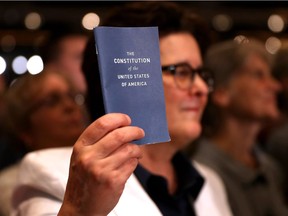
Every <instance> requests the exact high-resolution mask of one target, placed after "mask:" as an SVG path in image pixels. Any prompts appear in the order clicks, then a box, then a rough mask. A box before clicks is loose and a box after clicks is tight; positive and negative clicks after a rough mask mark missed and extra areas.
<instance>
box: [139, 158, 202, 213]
mask: <svg viewBox="0 0 288 216" xmlns="http://www.w3.org/2000/svg"><path fill="white" fill-rule="evenodd" d="M172 164H173V166H174V168H175V170H176V174H177V180H178V190H177V191H176V193H175V194H173V195H171V194H169V191H168V184H167V181H166V179H165V178H163V177H161V176H158V175H153V174H151V173H150V172H148V171H147V170H146V169H144V168H143V167H142V166H140V165H138V166H137V168H136V170H135V171H134V173H135V175H136V177H137V179H138V180H139V181H140V183H141V185H142V186H143V187H144V189H145V190H146V192H147V193H148V194H149V196H150V197H151V199H152V200H153V201H154V202H155V204H156V205H157V206H158V208H159V210H160V211H161V213H162V214H163V215H165V216H193V215H196V214H195V212H194V208H193V203H192V201H194V200H196V198H197V196H198V194H199V192H200V190H201V188H202V186H203V184H204V179H203V178H202V176H201V175H200V174H199V173H198V171H197V170H196V169H195V168H194V167H193V165H192V163H191V161H190V160H189V159H187V158H185V157H184V155H183V154H181V153H177V154H176V155H175V156H174V157H173V159H172Z"/></svg>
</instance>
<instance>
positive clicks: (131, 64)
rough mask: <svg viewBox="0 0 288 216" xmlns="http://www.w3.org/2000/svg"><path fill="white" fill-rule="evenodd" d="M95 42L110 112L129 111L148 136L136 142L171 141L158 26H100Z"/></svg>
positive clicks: (104, 93)
mask: <svg viewBox="0 0 288 216" xmlns="http://www.w3.org/2000/svg"><path fill="white" fill-rule="evenodd" d="M94 37H95V46H96V53H97V58H98V66H99V72H100V79H101V87H102V92H103V101H104V106H105V111H106V113H115V112H118V113H125V114H128V115H129V116H130V118H131V120H132V124H131V125H133V126H138V127H141V128H142V129H143V130H144V131H145V137H144V138H143V139H140V140H135V141H134V143H136V144H139V145H141V144H152V143H160V142H167V141H170V137H169V133H168V128H167V120H166V110H165V100H164V91H163V81H162V71H161V64H160V51H159V35H158V27H104V26H102V27H96V28H94Z"/></svg>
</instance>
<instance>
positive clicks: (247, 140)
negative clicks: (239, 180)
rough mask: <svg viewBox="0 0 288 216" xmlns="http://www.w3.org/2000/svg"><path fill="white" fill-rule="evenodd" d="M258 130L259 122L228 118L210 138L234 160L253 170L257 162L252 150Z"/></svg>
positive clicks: (259, 127)
mask: <svg viewBox="0 0 288 216" xmlns="http://www.w3.org/2000/svg"><path fill="white" fill-rule="evenodd" d="M260 129H261V123H259V122H256V121H245V120H239V119H237V120H236V119H231V118H230V119H226V121H223V127H222V129H221V130H219V131H218V133H217V134H215V135H214V136H213V137H212V140H213V143H215V144H216V145H217V146H218V147H219V148H220V149H222V150H223V151H224V152H226V153H227V154H229V155H230V156H231V157H232V158H234V159H235V160H237V161H239V162H241V163H243V164H245V165H247V166H249V167H252V168H255V167H257V160H256V158H255V156H254V154H253V151H252V149H253V147H254V145H255V144H256V141H257V135H258V133H259V131H260Z"/></svg>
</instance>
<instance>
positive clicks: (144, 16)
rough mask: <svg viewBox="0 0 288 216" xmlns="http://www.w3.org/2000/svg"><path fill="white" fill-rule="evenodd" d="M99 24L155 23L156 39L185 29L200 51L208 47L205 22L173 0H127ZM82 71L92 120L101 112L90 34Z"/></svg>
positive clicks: (102, 111) (97, 78)
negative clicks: (128, 0) (143, 0)
mask: <svg viewBox="0 0 288 216" xmlns="http://www.w3.org/2000/svg"><path fill="white" fill-rule="evenodd" d="M101 25H103V26H117V27H125V26H126V27H147V26H158V29H159V36H160V38H161V37H163V36H166V35H169V34H171V33H179V32H187V33H189V34H191V35H193V36H194V37H195V39H196V40H197V42H198V44H199V46H200V49H201V52H202V54H204V53H205V52H206V49H207V47H208V46H209V42H210V41H211V40H210V39H211V38H210V32H209V28H208V26H207V25H206V23H205V22H204V21H203V20H202V19H200V18H199V17H198V16H197V15H195V14H192V13H189V12H188V11H186V10H184V9H183V8H182V7H181V6H180V5H178V4H177V3H175V2H174V3H173V2H132V3H131V2H130V3H127V4H125V5H123V6H118V7H115V8H114V9H112V10H111V11H110V12H109V13H108V14H107V15H106V17H105V18H104V20H103V22H101ZM82 71H83V72H84V75H85V77H86V81H87V90H88V91H87V92H88V93H87V108H88V110H89V111H90V114H91V118H92V120H94V119H96V118H99V117H100V116H102V115H104V113H105V112H104V106H103V98H102V90H101V86H100V77H99V72H98V65H97V56H96V50H95V41H94V37H91V38H90V39H89V41H88V43H87V47H86V49H85V51H84V55H83V64H82Z"/></svg>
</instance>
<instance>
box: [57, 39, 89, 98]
mask: <svg viewBox="0 0 288 216" xmlns="http://www.w3.org/2000/svg"><path fill="white" fill-rule="evenodd" d="M86 42H87V38H86V37H85V36H71V37H68V38H65V39H64V40H63V41H62V42H61V44H60V47H61V48H60V50H61V53H60V58H59V61H58V66H59V67H60V68H61V69H62V71H63V72H64V73H67V74H68V75H69V77H71V78H72V81H73V83H74V84H75V85H76V87H77V88H78V89H79V90H80V91H81V92H83V93H84V92H85V91H86V82H85V79H84V76H83V73H82V70H81V64H82V53H83V51H84V48H85V45H86Z"/></svg>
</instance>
